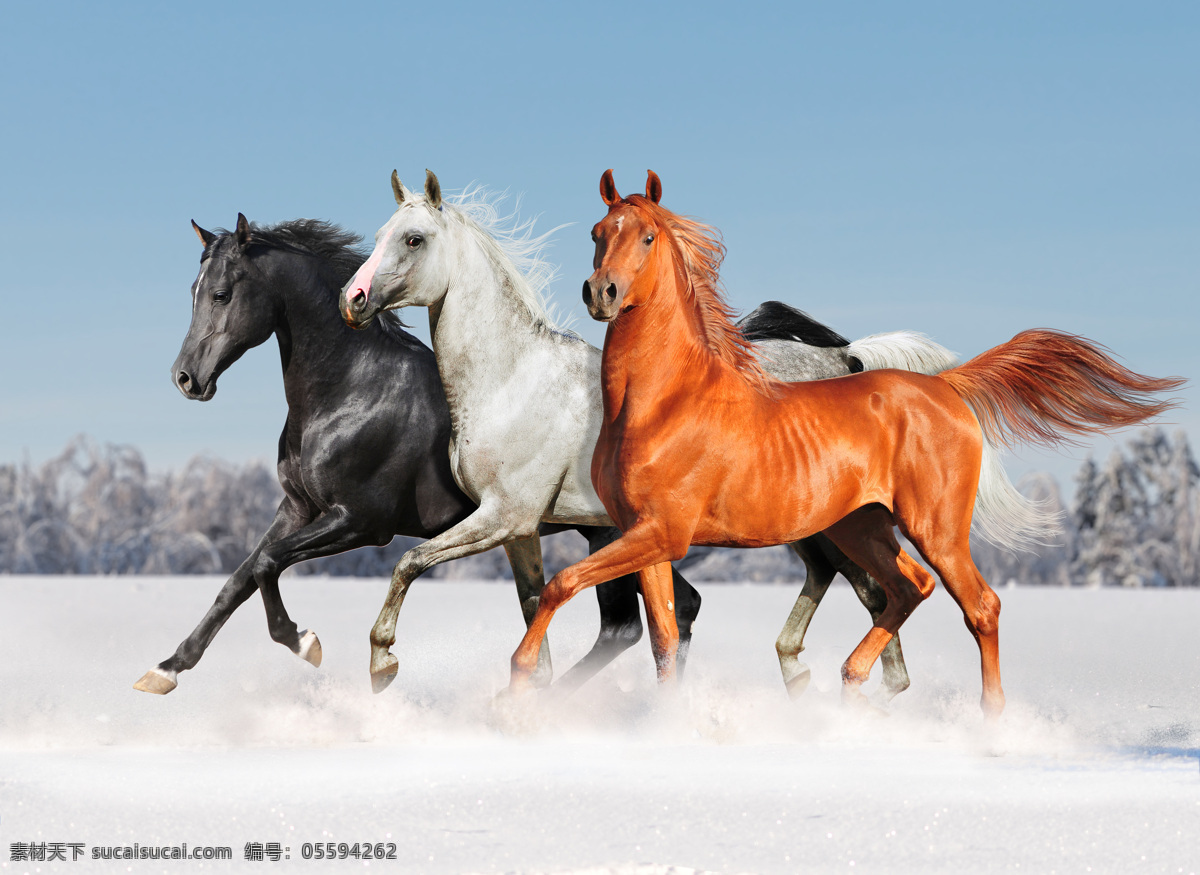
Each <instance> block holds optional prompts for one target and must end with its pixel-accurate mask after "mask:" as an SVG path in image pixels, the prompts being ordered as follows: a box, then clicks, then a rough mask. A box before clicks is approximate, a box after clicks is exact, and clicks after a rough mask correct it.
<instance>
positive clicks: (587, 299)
mask: <svg viewBox="0 0 1200 875" xmlns="http://www.w3.org/2000/svg"><path fill="white" fill-rule="evenodd" d="M591 300H592V284H591V283H590V282H588V281H587V280H584V281H583V303H585V304H589V303H591Z"/></svg>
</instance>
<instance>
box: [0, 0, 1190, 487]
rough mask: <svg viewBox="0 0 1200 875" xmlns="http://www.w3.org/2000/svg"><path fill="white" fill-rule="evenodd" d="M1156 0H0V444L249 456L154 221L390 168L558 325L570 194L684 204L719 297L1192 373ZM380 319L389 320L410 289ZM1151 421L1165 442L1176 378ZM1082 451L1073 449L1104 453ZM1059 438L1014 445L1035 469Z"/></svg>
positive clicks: (1174, 64) (1177, 154)
mask: <svg viewBox="0 0 1200 875" xmlns="http://www.w3.org/2000/svg"><path fill="white" fill-rule="evenodd" d="M1197 9H1198V7H1196V6H1194V5H1191V4H1185V3H1174V4H1169V3H1159V4H1156V3H1142V4H1116V3H1097V2H1089V3H1060V4H1044V3H1013V4H958V3H908V4H883V3H858V4H853V7H852V8H851V7H850V6H849V5H846V4H841V5H836V6H835V5H834V4H819V5H818V4H805V3H798V4H789V5H786V6H784V5H783V4H763V5H758V4H754V3H740V4H720V5H711V4H687V5H686V6H684V5H682V4H680V5H679V6H675V5H670V4H623V3H606V4H589V5H583V4H533V5H522V4H494V3H489V4H480V3H440V4H424V5H422V6H417V5H411V6H409V5H405V4H397V3H386V4H369V3H354V2H345V3H339V4H328V3H322V4H313V3H306V2H289V3H286V4H284V3H255V4H241V3H237V4H234V3H220V2H217V3H204V4H188V5H186V6H185V5H183V4H171V5H169V6H168V5H163V4H150V3H144V4H133V3H128V4H122V5H120V6H119V7H117V8H116V9H115V10H114V9H107V8H104V5H103V4H82V3H80V4H69V3H66V4H65V3H37V4H34V3H11V4H6V5H5V6H4V8H3V10H2V11H0V21H2V23H3V26H2V27H0V69H2V70H3V76H2V78H0V109H2V114H0V119H2V121H3V131H4V134H3V136H2V137H0V157H2V158H3V162H2V165H0V166H3V168H4V172H3V174H2V176H0V187H2V191H3V195H2V197H0V221H2V222H3V227H2V229H0V231H2V233H0V247H2V248H0V266H2V267H3V271H2V272H0V284H2V295H0V301H3V308H4V310H3V319H0V375H2V376H0V461H9V460H17V459H20V458H22V457H23V455H24V454H26V453H27V454H28V455H29V457H30V458H32V459H33V460H34V461H39V460H41V459H44V458H47V457H48V456H50V455H52V454H54V453H56V452H57V451H58V450H59V449H60V448H61V447H62V446H63V445H64V444H65V442H66V441H67V440H68V439H69V438H70V437H71V436H73V435H75V434H77V433H80V432H84V433H88V434H91V435H93V436H94V437H96V438H98V439H100V440H104V441H113V442H120V443H132V444H135V445H137V446H138V447H140V448H141V449H142V450H143V451H144V452H145V453H146V455H147V457H148V459H149V460H150V462H151V464H152V465H154V466H155V467H157V468H165V467H171V466H175V465H178V464H181V463H182V462H183V461H184V460H186V459H187V458H189V457H190V456H192V455H194V454H196V453H199V452H211V453H215V454H217V455H220V456H223V457H226V458H230V459H239V460H240V459H246V458H251V457H260V458H272V457H273V454H274V448H275V444H276V439H277V436H278V433H279V429H280V427H281V425H282V422H283V417H284V413H285V409H286V408H285V406H284V402H283V395H282V390H281V385H282V384H281V379H280V375H279V364H278V356H277V352H276V349H275V347H274V344H273V342H272V343H271V344H269V345H267V346H264V347H262V348H260V349H259V350H257V351H256V352H255V353H254V354H251V355H249V356H247V357H246V358H245V359H243V360H242V361H241V362H239V363H238V364H237V365H235V366H234V368H233V369H232V370H231V371H230V372H229V373H228V374H226V375H225V376H224V377H223V378H222V381H221V384H220V391H219V392H218V393H217V396H216V398H215V399H214V400H213V401H212V402H210V403H208V404H204V405H202V404H198V403H195V402H188V401H186V400H184V399H183V398H182V397H181V396H180V395H179V394H178V392H176V390H175V389H174V388H173V386H172V385H171V383H170V381H169V377H168V369H169V366H170V364H171V362H172V361H173V359H174V357H175V354H176V352H177V350H178V347H179V344H180V342H181V340H182V338H183V335H184V333H185V331H186V329H187V324H188V317H189V298H188V288H189V286H190V284H191V282H192V280H193V279H194V278H195V275H196V271H197V268H198V263H197V260H198V256H199V245H198V243H197V241H196V240H195V238H194V237H193V235H192V232H191V230H190V228H189V226H188V220H189V219H192V218H195V219H196V220H197V221H198V222H199V223H200V224H202V225H204V226H206V227H210V228H211V227H215V226H231V225H232V224H233V222H234V219H235V217H236V215H237V212H238V211H239V210H240V211H243V212H245V213H246V215H247V216H249V217H250V218H251V219H253V220H256V221H262V222H271V221H278V220H282V219H288V218H293V217H297V216H314V217H320V218H325V219H330V220H333V221H336V222H338V223H340V224H343V225H345V226H347V227H349V228H351V229H353V230H356V231H358V232H360V233H362V234H364V235H366V236H368V237H369V236H370V235H371V234H372V233H373V232H374V231H375V229H376V228H377V227H378V226H379V225H381V224H383V222H384V221H385V220H386V219H387V217H388V216H389V214H390V212H391V209H392V206H393V202H392V199H391V194H390V190H389V186H388V182H387V178H388V175H389V173H390V172H391V170H392V168H398V169H399V171H400V175H401V177H402V178H403V179H404V180H405V181H406V182H407V183H408V184H409V185H410V186H416V185H418V184H419V183H420V181H421V177H422V175H423V172H424V168H425V167H430V168H432V169H433V170H434V171H435V172H436V173H437V174H438V176H439V177H440V179H441V182H442V185H443V186H444V187H445V188H447V189H454V188H459V187H462V186H464V185H466V184H467V183H470V182H479V183H483V184H486V185H489V186H492V187H496V188H501V189H508V190H510V191H511V192H513V193H521V194H522V195H523V208H524V211H525V212H528V213H536V214H540V215H541V220H540V224H542V225H544V226H545V227H547V228H548V227H552V226H554V225H558V224H561V223H575V224H574V226H573V227H571V228H568V229H566V230H565V231H562V232H560V233H559V235H558V236H557V242H556V245H555V248H554V250H553V253H552V254H553V257H554V259H555V260H556V261H557V262H558V263H559V264H560V265H561V279H560V281H559V282H558V283H557V285H556V289H557V292H558V299H559V300H560V302H561V304H560V306H562V307H564V308H566V309H567V310H568V311H569V312H573V313H574V314H575V315H576V317H577V320H576V323H577V327H578V328H580V329H581V330H582V331H583V332H584V333H585V335H586V336H588V337H589V339H591V340H592V341H593V342H596V343H599V342H600V340H601V338H602V334H601V332H600V331H599V330H598V328H597V327H594V326H593V325H592V324H591V323H589V322H588V320H587V317H586V313H584V312H583V310H582V306H581V304H580V303H579V299H578V294H577V290H578V288H579V285H580V283H581V282H582V280H583V278H585V277H586V276H587V275H588V273H590V270H591V268H590V260H591V250H590V244H589V243H588V239H587V237H588V229H589V227H590V226H591V224H592V223H593V222H594V221H596V220H597V219H598V218H599V217H600V216H601V215H602V214H603V208H602V204H601V202H600V199H599V196H598V194H597V183H598V180H599V177H600V174H601V173H602V172H603V171H604V169H605V168H608V167H613V168H614V169H615V172H616V179H617V184H618V187H619V188H620V189H621V190H622V191H625V192H630V191H638V190H641V188H642V186H643V184H644V180H645V171H646V168H648V167H650V168H653V169H654V170H655V171H657V172H658V173H659V175H660V176H661V177H662V180H663V185H664V192H665V193H664V198H663V203H664V205H666V206H668V207H670V208H672V209H674V210H676V211H679V212H683V213H688V214H691V215H695V216H699V217H701V218H703V219H704V220H706V221H708V222H710V223H712V224H714V225H716V226H717V227H719V228H720V229H721V230H722V231H723V232H724V235H725V240H726V243H727V245H728V247H729V257H728V259H727V261H726V269H725V272H724V277H725V281H726V285H727V287H728V289H729V291H730V294H731V297H732V299H733V301H734V303H735V305H736V306H737V307H739V308H740V309H742V310H746V309H749V308H751V307H752V306H754V304H756V303H757V302H758V301H760V300H764V299H768V298H778V299H781V300H785V301H788V302H790V303H792V304H794V305H796V306H799V307H801V308H803V309H805V310H808V311H809V312H810V313H812V314H813V315H815V316H817V317H818V318H820V319H822V320H823V321H825V322H828V323H829V324H831V325H832V326H834V327H835V328H837V329H838V330H840V331H841V332H842V333H843V334H846V335H848V336H851V337H859V336H862V335H864V334H869V333H873V332H877V331H886V330H891V329H898V328H913V329H917V330H921V331H924V332H926V333H928V334H930V335H932V336H933V337H934V338H936V339H937V340H939V341H940V342H942V343H944V344H946V345H947V346H950V347H951V348H952V349H955V350H957V351H958V352H960V353H962V354H964V355H972V354H975V353H977V352H980V351H982V350H984V349H986V348H988V347H990V346H994V345H995V344H997V343H1000V342H1002V341H1004V340H1006V339H1008V338H1009V337H1011V336H1012V335H1013V334H1014V333H1016V332H1017V331H1019V330H1021V329H1023V328H1028V327H1034V326H1049V327H1056V328H1062V329H1067V330H1071V331H1075V332H1079V333H1082V334H1085V335H1087V336H1089V337H1092V338H1094V339H1096V340H1099V341H1101V342H1103V343H1105V344H1107V345H1108V346H1110V347H1111V348H1113V349H1114V350H1115V351H1116V352H1117V353H1119V354H1120V355H1121V356H1122V358H1123V359H1124V360H1125V362H1126V363H1127V364H1129V365H1130V366H1132V367H1134V368H1135V369H1139V370H1142V371H1143V372H1147V373H1151V374H1156V375H1166V374H1180V375H1183V376H1186V377H1190V378H1193V379H1194V378H1195V377H1196V376H1197V374H1200V367H1197V365H1200V352H1198V351H1197V344H1196V342H1195V337H1194V335H1195V332H1196V330H1197V327H1198V326H1200V319H1198V318H1197V316H1198V315H1200V307H1198V305H1197V303H1196V301H1197V295H1198V293H1200V170H1198V169H1197V168H1198V164H1200V160H1198V157H1197V156H1200V113H1198V111H1197V106H1198V104H1197V100H1196V97H1197V95H1198V94H1200V12H1198V11H1197ZM409 321H416V322H417V323H418V324H419V325H421V326H422V330H424V329H423V326H424V322H425V317H424V314H423V313H411V314H410V316H409ZM1183 397H1184V399H1185V403H1186V408H1185V409H1184V410H1183V411H1181V412H1180V413H1178V414H1177V415H1176V416H1175V417H1174V420H1175V421H1176V422H1177V423H1179V424H1180V425H1182V426H1184V427H1186V428H1187V429H1188V431H1189V432H1190V433H1191V434H1192V435H1193V438H1194V439H1195V438H1196V437H1200V416H1198V415H1197V412H1196V411H1197V410H1198V409H1200V405H1198V404H1197V402H1198V401H1200V393H1198V391H1197V390H1196V389H1195V388H1189V389H1188V390H1186V391H1185V392H1184V393H1183ZM1110 446H1111V443H1110V442H1109V441H1107V440H1102V441H1100V442H1099V443H1098V444H1097V446H1096V451H1097V452H1098V453H1099V454H1100V455H1105V454H1107V453H1108V452H1109V448H1110ZM1085 452H1086V451H1073V452H1072V453H1071V454H1069V455H1068V456H1066V457H1062V456H1053V455H1046V454H1041V453H1033V452H1030V453H1025V454H1023V455H1022V456H1021V458H1020V459H1019V460H1018V461H1017V462H1015V463H1014V466H1013V470H1014V472H1016V473H1019V472H1020V471H1021V470H1024V469H1028V468H1050V469H1052V470H1055V471H1056V473H1059V474H1060V476H1069V474H1070V472H1071V471H1073V470H1074V468H1075V467H1076V465H1077V460H1078V459H1080V458H1082V456H1083V455H1084V454H1085Z"/></svg>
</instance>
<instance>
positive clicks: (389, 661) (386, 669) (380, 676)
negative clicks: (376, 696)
mask: <svg viewBox="0 0 1200 875" xmlns="http://www.w3.org/2000/svg"><path fill="white" fill-rule="evenodd" d="M399 673H400V660H398V659H396V657H394V656H392V654H390V653H389V654H388V655H387V656H386V657H384V660H383V665H382V667H380V668H378V669H373V670H372V671H371V691H372V692H374V693H382V692H383V691H384V690H386V689H387V688H388V687H389V686H390V685H391V683H392V681H394V680H395V679H396V675H397V674H399Z"/></svg>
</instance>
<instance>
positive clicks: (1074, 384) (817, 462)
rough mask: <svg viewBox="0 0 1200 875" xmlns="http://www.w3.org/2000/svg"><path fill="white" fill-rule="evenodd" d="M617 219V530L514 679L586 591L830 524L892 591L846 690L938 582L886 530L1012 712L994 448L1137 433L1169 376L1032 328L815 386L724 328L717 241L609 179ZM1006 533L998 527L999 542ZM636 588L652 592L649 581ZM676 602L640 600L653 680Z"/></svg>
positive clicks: (668, 656) (613, 373)
mask: <svg viewBox="0 0 1200 875" xmlns="http://www.w3.org/2000/svg"><path fill="white" fill-rule="evenodd" d="M600 193H601V196H602V198H603V200H604V203H605V204H606V205H607V206H608V214H607V215H606V216H605V217H604V218H603V219H602V220H601V221H600V222H599V223H598V224H597V225H596V226H595V228H594V229H593V238H594V240H595V242H596V254H595V258H594V261H593V264H594V267H595V272H594V273H593V274H592V276H591V277H590V278H589V279H588V280H587V282H586V283H585V284H584V299H585V301H587V304H588V311H589V312H590V313H591V315H592V317H593V318H594V319H597V320H599V321H602V322H607V323H608V332H607V335H606V337H605V342H604V359H603V376H602V385H603V394H604V420H603V425H602V428H601V431H600V439H599V441H598V443H597V444H596V451H595V454H594V455H593V457H592V480H593V483H594V484H595V487H596V492H597V493H598V494H599V496H600V499H601V501H602V502H603V503H604V507H605V509H607V510H608V513H609V515H610V516H611V517H612V519H613V520H614V521H615V522H616V524H617V526H618V527H619V528H620V529H621V530H622V531H623V532H624V534H623V536H622V537H621V538H619V539H618V540H616V541H614V542H613V543H612V544H609V545H608V546H607V547H604V548H603V549H601V550H598V551H597V552H596V553H594V554H593V555H592V556H591V557H590V558H588V559H585V560H583V561H582V562H579V563H577V564H576V565H573V566H571V567H570V568H567V569H565V570H564V571H562V572H561V573H559V574H558V575H556V576H555V578H554V579H553V580H551V581H550V583H549V584H547V586H546V588H545V590H544V591H543V593H542V598H541V601H540V603H539V605H538V610H537V614H536V615H535V617H534V620H533V622H532V623H531V624H530V626H529V631H528V633H527V634H526V636H525V638H524V640H523V641H522V642H521V646H520V647H519V648H518V649H517V651H516V653H515V654H514V655H513V661H512V684H513V687H514V688H515V689H520V688H522V687H524V686H525V685H526V683H527V679H528V677H529V675H530V673H531V672H532V670H533V669H534V667H535V666H536V662H537V652H538V643H539V642H540V641H541V640H542V636H543V635H544V633H545V631H546V628H547V627H548V626H549V623H550V619H551V617H552V616H553V614H554V612H555V610H556V609H557V608H558V607H559V606H560V605H562V604H563V603H564V602H565V601H567V600H568V599H570V598H571V597H572V596H574V595H575V593H577V592H579V591H580V590H581V589H584V588H585V587H589V586H594V585H596V584H598V583H600V582H601V581H605V580H609V579H611V578H613V577H616V576H617V575H621V574H628V573H630V572H632V571H636V570H638V569H641V568H645V567H647V566H650V565H653V564H655V563H659V562H666V561H669V560H673V559H679V558H680V557H682V556H683V555H684V554H685V553H686V552H687V549H688V547H689V546H690V545H692V544H706V545H715V546H723V547H761V546H766V545H769V544H784V543H788V542H791V541H795V540H797V539H799V538H804V537H807V536H809V535H812V534H813V533H814V532H818V531H824V532H825V533H826V534H827V535H828V536H829V538H830V539H831V540H832V541H833V542H834V543H835V544H836V545H837V546H838V547H839V548H840V549H841V550H843V551H844V552H845V553H846V555H847V556H849V557H850V558H851V559H852V560H853V561H854V562H857V563H858V564H859V565H861V566H862V567H863V568H865V569H866V570H867V571H868V572H870V573H871V574H872V575H873V576H874V577H875V578H876V579H877V580H878V581H879V583H880V584H882V586H883V587H884V590H885V591H886V593H887V599H888V603H887V607H886V608H885V609H884V610H883V612H882V613H880V614H879V615H878V618H877V619H876V620H875V624H874V626H873V628H872V629H871V630H870V632H869V633H868V634H867V635H866V637H865V638H864V639H863V640H862V642H861V643H860V644H859V645H858V647H856V648H855V650H854V652H853V653H851V654H850V657H849V658H848V659H847V660H846V662H845V664H844V665H843V666H842V697H843V700H844V701H847V702H857V701H860V700H861V699H862V693H861V692H860V689H859V688H860V687H861V685H862V684H863V682H864V681H866V679H867V677H868V676H869V674H870V671H871V667H872V666H873V665H874V663H875V661H876V659H877V658H878V657H879V654H880V652H881V651H882V650H883V648H884V646H885V645H886V644H887V643H888V641H890V640H891V639H892V637H893V636H894V635H895V634H896V631H897V629H899V627H900V625H901V624H902V623H903V622H904V620H905V619H906V618H907V617H908V615H909V614H910V613H911V612H912V611H913V610H914V609H915V608H916V607H917V605H919V604H920V603H921V601H922V600H923V599H925V598H927V597H928V596H929V594H930V593H931V592H932V591H933V586H934V577H933V575H931V574H930V573H929V572H928V571H926V570H925V568H923V567H922V566H921V565H919V564H918V563H917V562H916V561H915V560H914V559H913V558H912V557H911V556H909V555H908V554H907V553H906V552H904V550H902V549H901V548H900V545H899V544H898V543H897V540H896V536H895V533H894V531H893V527H894V526H899V527H900V530H901V531H902V532H903V533H904V535H905V536H906V537H907V538H908V539H909V540H910V541H911V542H912V544H913V545H914V546H915V547H916V548H917V550H918V551H919V552H920V554H921V556H922V557H924V559H925V561H926V562H928V564H929V566H930V567H932V568H933V570H934V572H935V573H936V574H937V576H938V577H940V578H941V580H942V583H943V584H944V585H945V587H946V589H947V590H948V591H949V592H950V594H951V596H953V597H954V600H955V601H956V602H957V603H958V605H959V607H960V608H961V609H962V612H963V618H964V619H965V620H966V624H967V628H968V629H969V630H970V631H971V634H972V635H973V636H974V637H975V640H976V641H977V643H978V645H979V651H980V657H981V662H982V669H983V696H982V707H983V710H984V713H985V714H987V715H988V716H990V717H994V716H997V715H999V713H1000V712H1001V710H1003V707H1004V693H1003V690H1002V689H1001V686H1000V664H999V650H998V639H997V627H998V619H999V614H1000V600H999V599H998V598H997V597H996V594H995V593H994V592H993V591H992V590H991V588H990V587H988V585H987V583H986V582H985V581H984V579H983V577H982V575H980V573H979V570H978V569H977V568H976V567H975V563H974V562H973V561H972V559H971V551H970V545H969V543H968V538H969V534H970V530H971V519H972V511H973V509H976V510H977V511H978V513H979V514H980V515H986V514H989V513H992V514H994V513H995V512H996V510H995V508H996V506H995V505H994V504H993V503H991V502H990V501H989V500H988V497H987V496H986V495H983V494H981V495H980V496H979V499H978V501H977V497H976V492H977V489H979V490H980V491H981V492H982V490H983V489H985V488H987V480H986V479H985V480H984V481H981V480H980V461H981V458H982V455H983V446H984V442H985V440H987V441H989V442H991V443H993V444H994V443H1002V444H1007V445H1012V444H1014V443H1016V442H1017V441H1031V442H1034V443H1040V444H1045V445H1054V444H1059V443H1062V442H1063V441H1064V440H1065V439H1066V437H1067V436H1068V435H1071V434H1082V433H1087V432H1097V431H1102V430H1104V429H1108V428H1114V427H1119V426H1127V425H1132V424H1135V423H1138V422H1141V421H1143V420H1145V419H1147V418H1149V417H1151V416H1154V415H1156V414H1159V413H1161V412H1162V411H1164V410H1166V409H1168V408H1170V407H1171V406H1173V403H1174V402H1172V401H1169V400H1162V399H1156V398H1154V397H1152V396H1153V394H1154V393H1157V392H1161V391H1164V390H1170V389H1174V388H1177V387H1179V386H1180V385H1182V384H1183V381H1182V380H1180V379H1178V378H1169V379H1155V378H1152V377H1146V376H1142V375H1141V374H1137V373H1134V372H1133V371H1130V370H1128V369H1126V368H1124V367H1122V366H1121V365H1119V364H1117V363H1116V362H1115V361H1113V359H1112V358H1110V357H1109V356H1108V355H1106V354H1105V352H1104V351H1103V350H1102V348H1100V347H1098V346H1097V345H1096V344H1093V343H1091V342H1090V341H1088V340H1085V339H1083V338H1081V337H1077V336H1075V335H1070V334H1065V333H1062V332H1058V331H1051V330H1046V329H1035V330H1031V331H1024V332H1022V333H1020V334H1018V335H1017V336H1016V337H1014V338H1013V339H1012V340H1010V341H1009V342H1008V343H1005V344H1002V345H1000V346H998V347H996V348H995V349H992V350H989V351H987V352H985V353H983V354H982V355H979V356H977V357H976V358H974V359H972V360H971V361H969V362H967V363H966V364H964V365H960V366H959V367H957V368H953V369H951V370H948V371H944V372H942V373H941V374H938V375H936V376H926V375H923V374H915V373H911V372H907V371H895V370H890V371H889V370H883V371H867V372H863V373H860V374H855V375H852V376H846V377H839V378H837V379H832V380H819V381H814V382H810V383H782V382H780V381H778V380H775V379H774V378H772V377H770V376H769V375H768V374H767V373H765V372H764V371H763V370H762V368H761V366H760V364H759V362H758V360H757V358H756V357H755V356H754V355H753V353H752V351H751V349H750V347H749V346H748V344H747V343H746V341H745V339H744V338H743V336H742V335H741V334H740V333H739V332H738V331H737V329H736V328H735V327H734V325H733V322H732V321H731V319H730V315H731V313H730V309H729V307H728V306H727V304H726V303H725V301H724V299H723V297H722V295H721V292H720V288H719V279H718V274H717V271H718V268H719V264H720V257H719V256H720V253H721V252H722V248H721V246H720V244H719V243H718V242H717V241H716V239H715V237H714V232H713V231H712V230H711V229H709V228H707V227H706V226H704V225H701V224H699V223H697V222H695V221H693V220H690V219H687V218H684V217H681V216H678V215H675V214H674V213H671V212H670V211H668V210H666V209H664V208H663V207H662V206H660V205H659V199H660V198H661V196H662V185H661V183H660V182H659V179H658V177H657V176H656V175H655V174H654V173H653V172H651V173H650V174H649V179H648V180H647V185H646V194H645V195H644V196H642V195H633V196H631V197H627V198H622V197H621V196H620V195H619V194H618V193H617V189H616V186H615V185H614V183H613V178H612V171H611V170H610V171H608V172H606V173H605V174H604V176H603V178H602V179H601V183H600ZM1003 529H1004V526H1003V525H1001V526H997V527H996V530H1003ZM646 585H647V584H646V581H643V586H646ZM668 597H669V594H667V593H663V594H658V596H657V597H653V596H651V594H650V593H646V599H645V602H646V608H647V614H648V615H649V614H650V611H651V609H652V608H654V609H655V613H654V615H651V616H649V617H648V619H649V626H650V631H651V644H652V645H653V647H654V651H655V657H656V659H657V661H658V666H659V678H660V679H662V680H665V679H667V678H669V677H671V676H672V675H673V671H674V652H675V647H676V644H675V638H676V632H675V627H674V617H673V616H672V615H671V614H670V612H669V611H666V610H664V609H662V608H661V607H660V606H661V605H662V604H665V602H666V600H667V598H668Z"/></svg>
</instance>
